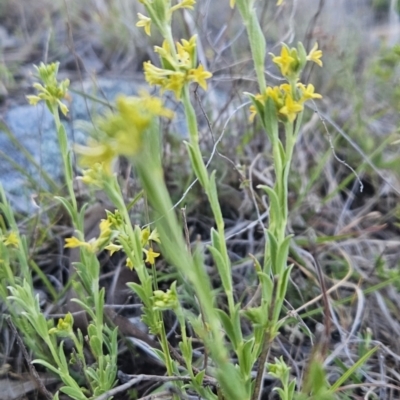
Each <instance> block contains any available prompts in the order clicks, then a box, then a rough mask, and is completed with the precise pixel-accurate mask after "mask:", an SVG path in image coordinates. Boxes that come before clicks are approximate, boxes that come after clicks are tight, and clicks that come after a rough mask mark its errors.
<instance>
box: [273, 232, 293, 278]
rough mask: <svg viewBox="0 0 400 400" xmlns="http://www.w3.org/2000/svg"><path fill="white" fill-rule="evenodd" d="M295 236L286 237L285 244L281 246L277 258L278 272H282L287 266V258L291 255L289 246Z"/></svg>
mask: <svg viewBox="0 0 400 400" xmlns="http://www.w3.org/2000/svg"><path fill="white" fill-rule="evenodd" d="M292 237H293V235H289V236H286V238H285V239H284V240H283V242H282V243H281V244H280V245H279V250H278V254H277V258H276V265H277V268H279V269H278V271H279V270H280V271H282V270H283V269H285V268H286V265H287V258H288V253H289V245H290V241H291V239H292Z"/></svg>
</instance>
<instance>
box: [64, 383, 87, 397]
mask: <svg viewBox="0 0 400 400" xmlns="http://www.w3.org/2000/svg"><path fill="white" fill-rule="evenodd" d="M60 392H63V393H65V394H66V395H67V396H69V397H72V398H73V399H75V400H87V397H86V396H85V395H84V394H83V393H82V391H81V390H79V389H75V388H72V387H70V386H63V387H62V388H60Z"/></svg>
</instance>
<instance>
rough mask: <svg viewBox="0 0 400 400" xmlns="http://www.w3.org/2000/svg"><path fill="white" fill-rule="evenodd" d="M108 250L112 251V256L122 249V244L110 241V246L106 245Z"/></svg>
mask: <svg viewBox="0 0 400 400" xmlns="http://www.w3.org/2000/svg"><path fill="white" fill-rule="evenodd" d="M104 248H105V249H106V250H108V251H109V252H110V256H112V255H113V254H114V253H115V252H116V251H120V250H121V249H122V246H120V245H118V244H114V243H110V244H109V245H108V246H106V247H104Z"/></svg>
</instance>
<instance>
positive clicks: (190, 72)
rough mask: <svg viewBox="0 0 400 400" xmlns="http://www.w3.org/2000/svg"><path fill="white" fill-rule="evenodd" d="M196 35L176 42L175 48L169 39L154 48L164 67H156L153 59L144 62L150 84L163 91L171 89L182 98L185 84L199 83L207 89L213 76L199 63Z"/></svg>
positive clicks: (176, 95) (145, 72)
mask: <svg viewBox="0 0 400 400" xmlns="http://www.w3.org/2000/svg"><path fill="white" fill-rule="evenodd" d="M196 39H197V37H196V35H195V36H192V37H191V38H190V40H185V39H183V40H182V41H181V42H180V43H179V42H178V43H176V51H175V49H171V47H170V46H169V44H168V42H167V41H164V43H163V45H162V47H157V46H156V47H155V48H154V50H155V52H156V53H158V55H159V56H160V59H161V65H162V68H159V67H156V66H155V65H153V64H152V63H151V61H147V62H144V64H143V67H144V75H145V78H146V81H147V82H148V83H149V84H150V85H157V86H160V87H161V90H162V91H165V90H170V91H172V92H174V94H175V97H176V98H177V99H178V100H179V99H180V98H181V94H182V89H183V87H184V85H186V84H189V83H192V82H194V83H198V84H199V85H200V87H201V88H202V89H204V90H207V79H209V78H211V77H212V74H211V72H208V71H206V70H205V69H204V67H203V65H201V64H199V65H198V66H196V65H197V45H196Z"/></svg>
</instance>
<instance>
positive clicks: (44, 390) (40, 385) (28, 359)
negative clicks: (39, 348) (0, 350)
mask: <svg viewBox="0 0 400 400" xmlns="http://www.w3.org/2000/svg"><path fill="white" fill-rule="evenodd" d="M6 321H7V324H8V326H9V327H10V329H11V330H12V332H13V334H14V335H15V337H16V339H17V343H18V346H19V347H20V349H21V351H22V354H23V356H24V358H25V361H26V363H27V364H28V368H29V371H30V373H31V375H32V377H33V379H34V381H35V382H36V384H37V385H38V390H39V391H40V393H42V394H43V395H44V396H46V398H47V399H48V400H52V399H53V395H52V394H51V393H50V392H49V391H48V390H47V388H46V386H45V385H44V384H43V382H42V379H41V378H40V376H39V374H38V373H37V371H36V368H35V367H34V366H33V364H32V360H31V357H30V356H29V354H28V352H27V350H26V347H25V344H24V342H23V340H22V338H21V336H20V335H19V333H18V331H17V328H16V327H15V325H14V324H13V322H12V321H11V317H10V316H8V317H7V318H6Z"/></svg>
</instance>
